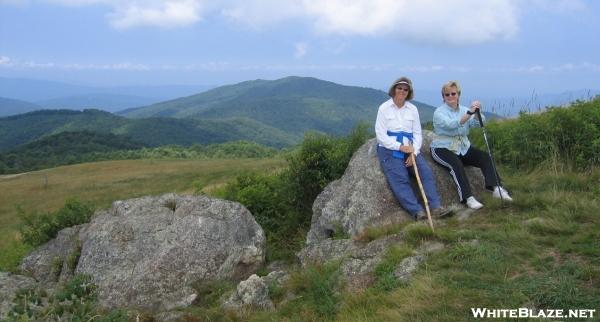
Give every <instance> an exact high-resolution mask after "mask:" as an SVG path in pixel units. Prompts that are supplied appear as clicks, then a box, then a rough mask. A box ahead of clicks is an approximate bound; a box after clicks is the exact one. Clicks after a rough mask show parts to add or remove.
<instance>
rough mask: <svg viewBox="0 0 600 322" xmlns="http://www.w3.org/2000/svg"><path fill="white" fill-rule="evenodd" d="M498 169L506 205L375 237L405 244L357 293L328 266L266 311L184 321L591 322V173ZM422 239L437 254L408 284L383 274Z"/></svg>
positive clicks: (599, 198) (598, 284) (598, 253)
mask: <svg viewBox="0 0 600 322" xmlns="http://www.w3.org/2000/svg"><path fill="white" fill-rule="evenodd" d="M502 173H503V174H505V175H504V176H503V177H504V179H505V182H506V183H507V185H508V187H510V188H511V189H512V191H513V193H514V194H513V196H514V198H515V201H514V202H513V203H512V204H507V205H506V206H505V207H503V206H502V205H501V204H500V202H499V201H498V200H496V199H492V198H491V196H490V195H489V194H486V195H482V196H478V197H480V198H478V199H481V201H482V202H483V203H484V204H485V207H484V208H483V209H481V210H478V211H476V212H475V213H474V214H473V215H472V216H471V218H469V219H468V220H466V221H459V220H457V219H456V218H451V219H448V220H444V221H440V222H438V224H437V227H436V230H435V233H432V232H431V230H430V229H429V228H428V227H427V226H426V225H425V224H423V223H411V224H409V225H408V226H399V227H398V229H381V230H382V232H380V233H377V232H374V233H373V235H374V236H379V237H381V236H382V235H385V234H386V231H387V232H394V231H395V232H398V231H399V230H403V231H404V233H405V237H404V241H405V243H404V244H403V245H401V246H399V247H397V248H390V249H389V250H388V255H387V256H386V259H385V260H384V261H383V262H382V263H381V264H380V265H379V266H378V268H377V269H376V274H375V279H376V280H375V283H374V284H373V286H371V287H370V288H368V289H366V290H365V291H363V292H347V291H339V290H340V289H343V285H342V284H340V280H339V278H338V276H337V273H336V268H337V267H336V266H335V265H336V264H335V263H333V264H329V265H325V266H320V267H319V266H317V267H308V268H307V269H304V270H298V271H296V272H294V273H293V274H292V277H291V279H290V280H289V281H288V282H287V283H286V284H285V285H283V286H282V287H280V288H278V289H276V290H274V292H273V293H272V295H271V298H272V299H273V301H274V302H275V305H276V307H277V309H276V310H275V311H255V310H252V309H250V310H248V311H246V312H243V313H242V314H233V313H231V312H229V313H227V312H223V311H222V310H220V309H219V305H220V303H219V301H218V300H215V302H214V303H213V304H212V305H211V304H208V303H207V304H205V305H204V306H203V307H192V308H189V309H187V311H188V312H189V313H190V319H189V320H190V321H343V322H348V321H382V322H384V321H474V320H477V319H475V318H474V317H473V316H472V313H471V308H490V309H518V308H531V309H533V308H536V309H564V310H565V312H568V309H594V310H596V311H595V315H594V317H595V318H593V319H558V320H561V321H598V320H600V318H599V315H600V170H594V171H589V172H586V173H574V172H560V171H559V172H555V171H549V170H547V169H540V170H538V171H533V172H518V173H506V171H503V172H502ZM424 241H437V242H441V243H443V244H444V245H445V250H443V251H441V252H439V253H436V254H434V255H431V256H430V257H429V258H428V259H427V260H425V261H424V262H423V263H421V264H420V267H419V269H418V270H417V272H416V274H415V275H414V277H413V279H412V280H411V281H410V282H409V283H400V282H398V281H397V280H395V279H394V278H393V277H391V275H390V274H391V272H392V271H393V269H394V268H395V266H396V265H397V264H398V263H399V262H400V261H401V260H402V259H403V258H405V257H406V256H407V255H408V254H410V253H411V251H412V250H413V249H416V248H417V247H418V246H419V245H420V244H421V243H422V242H424ZM232 288H233V286H232V287H231V288H230V289H229V290H231V289H232ZM224 293H225V294H226V293H227V292H224ZM289 294H295V296H290V295H289ZM480 320H492V319H480ZM495 320H498V321H513V320H517V319H509V318H499V319H495ZM518 320H519V321H521V320H522V321H539V319H518ZM549 320H557V319H549Z"/></svg>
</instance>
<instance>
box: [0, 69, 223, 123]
mask: <svg viewBox="0 0 600 322" xmlns="http://www.w3.org/2000/svg"><path fill="white" fill-rule="evenodd" d="M213 87H214V86H210V85H139V86H108V87H98V86H85V85H73V84H68V83H63V82H57V81H47V80H36V79H26V78H7V77H0V97H5V98H10V99H14V100H20V101H25V102H29V103H32V104H36V105H40V106H41V107H40V108H38V109H41V108H52V109H76V110H82V109H85V108H97V109H102V110H105V111H109V112H116V111H119V110H123V109H126V108H131V107H135V106H140V105H147V104H152V103H156V102H160V101H164V100H168V99H173V98H176V97H182V96H186V95H191V94H195V93H199V92H202V91H205V90H207V89H210V88H213ZM0 107H1V106H0ZM30 111H31V109H19V108H18V106H13V107H11V110H10V111H9V110H8V108H7V109H1V108H0V117H2V116H9V115H16V114H21V113H26V112H30Z"/></svg>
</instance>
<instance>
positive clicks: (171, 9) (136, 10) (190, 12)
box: [109, 0, 201, 29]
mask: <svg viewBox="0 0 600 322" xmlns="http://www.w3.org/2000/svg"><path fill="white" fill-rule="evenodd" d="M109 19H110V23H111V25H112V26H113V27H115V28H118V29H126V28H131V27H138V26H158V27H163V28H172V27H182V26H187V25H190V24H193V23H195V22H198V21H200V20H201V16H200V3H199V2H198V1H194V0H168V1H161V3H160V4H156V5H154V6H149V5H148V4H147V3H143V4H142V3H130V4H129V5H126V6H123V5H119V6H118V7H116V8H115V12H113V13H111V14H110V15H109Z"/></svg>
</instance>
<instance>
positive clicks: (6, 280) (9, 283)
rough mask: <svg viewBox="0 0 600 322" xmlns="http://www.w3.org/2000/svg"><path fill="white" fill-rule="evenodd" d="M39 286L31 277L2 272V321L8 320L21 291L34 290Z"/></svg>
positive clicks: (0, 282)
mask: <svg viewBox="0 0 600 322" xmlns="http://www.w3.org/2000/svg"><path fill="white" fill-rule="evenodd" d="M37 284H38V283H37V282H36V281H35V280H34V279H33V278H31V277H26V276H21V275H15V274H11V273H5V272H0V321H4V320H5V319H7V318H8V313H9V312H10V311H11V310H12V309H13V307H14V305H15V303H14V300H15V297H16V296H17V293H18V292H19V291H20V290H26V289H33V288H35V287H37Z"/></svg>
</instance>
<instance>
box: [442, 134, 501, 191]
mask: <svg viewBox="0 0 600 322" xmlns="http://www.w3.org/2000/svg"><path fill="white" fill-rule="evenodd" d="M431 156H432V157H433V159H434V160H435V161H436V162H437V163H439V164H441V165H442V166H444V167H445V168H446V169H447V170H448V171H450V175H451V176H452V179H454V183H455V184H456V188H457V190H458V197H459V198H460V201H462V202H464V201H466V200H467V198H469V197H471V196H473V192H471V185H470V184H469V178H467V175H466V173H465V167H464V166H473V167H477V168H480V169H481V173H483V177H484V178H485V187H486V189H489V190H492V189H493V187H494V186H497V185H499V184H500V183H496V176H495V175H494V167H493V166H492V159H490V156H489V154H487V153H485V152H483V151H481V150H479V149H477V148H475V147H473V146H471V147H469V150H467V153H466V154H465V155H457V154H456V153H454V152H452V151H450V150H448V149H446V148H431ZM496 175H497V174H496ZM498 180H500V176H498Z"/></svg>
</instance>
